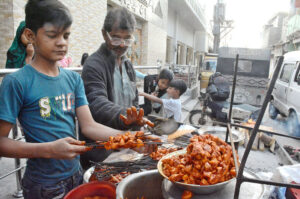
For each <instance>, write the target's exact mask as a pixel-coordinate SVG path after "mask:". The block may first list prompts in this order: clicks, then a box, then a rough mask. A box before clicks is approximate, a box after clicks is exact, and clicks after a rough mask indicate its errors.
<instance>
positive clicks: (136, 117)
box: [120, 106, 154, 127]
mask: <svg viewBox="0 0 300 199" xmlns="http://www.w3.org/2000/svg"><path fill="white" fill-rule="evenodd" d="M126 112H127V117H126V116H124V115H122V114H120V119H121V120H122V121H123V122H124V124H125V125H127V126H128V125H131V124H137V125H139V126H144V125H145V124H147V125H148V126H150V127H154V123H152V122H151V121H149V120H147V119H146V118H144V109H142V108H141V109H140V110H139V113H138V112H137V109H136V107H134V106H132V107H131V108H128V109H127V111H126Z"/></svg>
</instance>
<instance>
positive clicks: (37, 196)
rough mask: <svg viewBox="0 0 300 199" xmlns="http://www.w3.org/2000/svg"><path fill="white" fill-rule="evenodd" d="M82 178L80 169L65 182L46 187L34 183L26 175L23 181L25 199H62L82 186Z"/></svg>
mask: <svg viewBox="0 0 300 199" xmlns="http://www.w3.org/2000/svg"><path fill="white" fill-rule="evenodd" d="M82 176H83V174H82V170H81V169H80V171H78V172H76V173H75V174H74V175H73V176H71V177H69V178H67V179H65V180H62V181H60V182H58V183H56V184H51V185H44V184H39V183H36V182H33V181H32V180H31V179H30V178H28V177H26V175H24V177H23V179H22V189H23V196H24V199H61V198H63V197H64V196H65V195H66V194H67V193H68V192H69V191H71V190H72V189H73V188H75V187H77V186H78V185H80V184H82V182H83V177H82Z"/></svg>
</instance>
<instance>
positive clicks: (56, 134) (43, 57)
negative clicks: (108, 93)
mask: <svg viewBox="0 0 300 199" xmlns="http://www.w3.org/2000/svg"><path fill="white" fill-rule="evenodd" d="M25 15H26V28H25V30H24V33H25V35H26V37H27V38H28V40H29V42H30V43H32V45H33V46H34V49H35V55H34V57H33V60H32V62H31V64H30V65H29V64H28V65H25V66H24V67H23V68H21V69H19V70H18V71H17V72H15V73H12V74H9V75H6V76H5V78H4V79H3V81H2V84H1V87H0V157H1V156H3V157H11V158H28V161H27V166H26V170H25V173H24V176H23V179H22V188H23V196H24V199H53V198H63V197H64V195H65V194H67V193H68V192H69V191H70V190H71V189H73V188H74V187H76V186H78V185H79V184H81V183H82V169H81V167H80V164H79V154H82V153H84V152H86V150H87V147H85V146H83V144H84V143H83V142H81V141H78V140H76V135H75V116H76V117H77V119H78V121H79V124H80V128H81V132H82V133H83V134H84V135H85V136H86V137H88V138H90V139H92V140H108V138H109V136H116V135H117V134H120V133H122V132H121V131H118V130H115V129H111V128H109V127H106V126H104V125H101V124H98V123H96V122H95V121H94V119H93V117H92V115H91V113H90V110H89V107H88V102H87V99H86V96H85V92H84V86H83V82H82V79H81V77H80V75H79V74H78V73H76V72H73V71H70V70H66V69H63V68H60V67H58V64H57V62H58V61H59V60H61V59H63V57H64V56H65V55H66V54H67V50H68V42H69V35H70V28H71V24H72V17H71V13H70V11H69V10H68V8H67V7H66V6H65V5H63V4H62V3H61V2H59V1H57V0H29V1H28V2H27V4H26V6H25ZM17 118H18V119H19V121H20V124H21V125H22V127H23V130H24V135H25V140H26V142H21V141H16V140H13V139H10V138H8V135H9V132H10V130H11V129H12V127H13V124H15V123H16V119H17Z"/></svg>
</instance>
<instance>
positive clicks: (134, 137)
mask: <svg viewBox="0 0 300 199" xmlns="http://www.w3.org/2000/svg"><path fill="white" fill-rule="evenodd" d="M145 139H146V136H144V132H142V131H137V132H136V133H135V134H131V133H130V132H126V133H125V134H122V135H117V136H115V137H112V136H110V137H109V140H108V141H107V142H106V143H105V144H104V147H105V149H106V150H110V149H119V148H136V147H137V148H138V147H142V146H144V142H143V140H145Z"/></svg>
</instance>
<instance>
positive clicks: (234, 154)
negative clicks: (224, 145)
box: [227, 124, 239, 174]
mask: <svg viewBox="0 0 300 199" xmlns="http://www.w3.org/2000/svg"><path fill="white" fill-rule="evenodd" d="M227 130H228V132H229V136H230V144H231V148H232V155H233V161H234V166H235V171H236V174H238V171H239V165H238V161H237V156H236V155H237V154H236V150H235V147H234V143H233V138H232V132H231V126H230V124H227Z"/></svg>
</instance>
